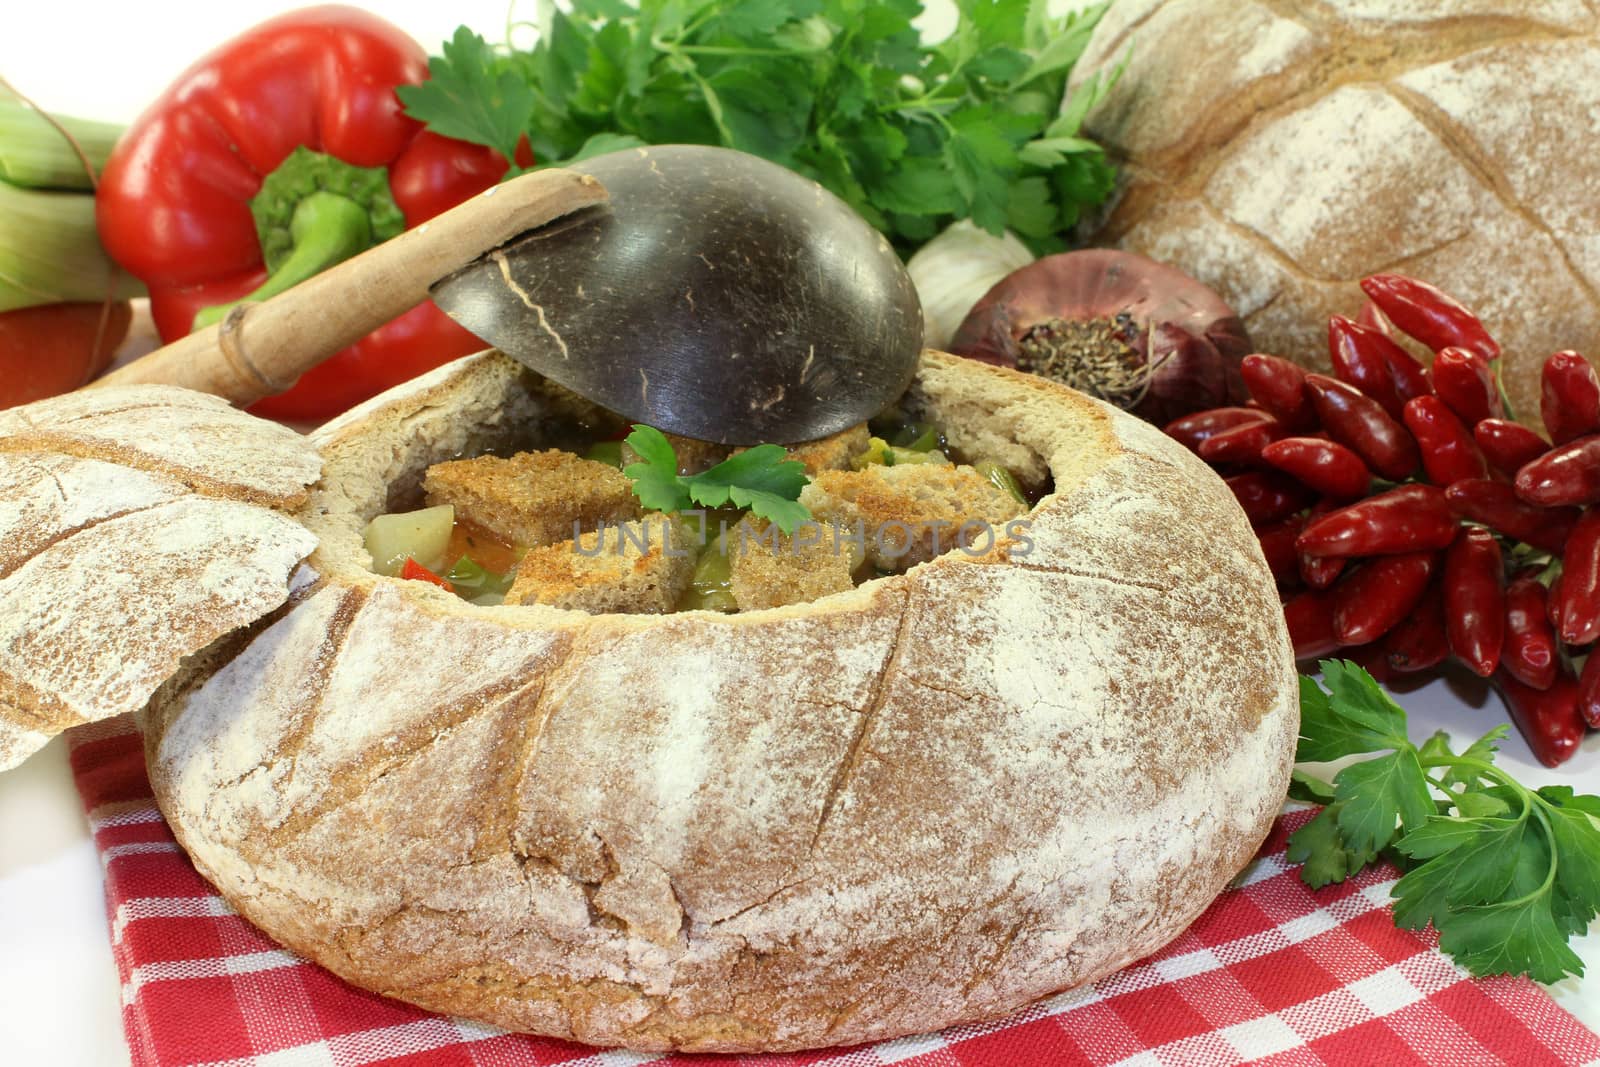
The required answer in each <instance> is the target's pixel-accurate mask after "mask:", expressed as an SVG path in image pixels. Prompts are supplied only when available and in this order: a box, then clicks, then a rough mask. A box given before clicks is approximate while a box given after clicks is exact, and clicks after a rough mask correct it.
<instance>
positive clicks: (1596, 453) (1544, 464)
mask: <svg viewBox="0 0 1600 1067" xmlns="http://www.w3.org/2000/svg"><path fill="white" fill-rule="evenodd" d="M1512 484H1513V485H1515V486H1516V487H1517V495H1518V496H1520V497H1521V498H1522V499H1524V500H1526V501H1527V502H1528V503H1530V504H1542V505H1544V506H1545V507H1547V508H1548V507H1562V506H1564V505H1568V504H1576V505H1578V506H1580V507H1581V506H1583V505H1585V504H1594V503H1600V434H1590V435H1589V436H1588V437H1580V438H1578V439H1577V440H1576V441H1568V442H1567V443H1566V444H1564V445H1559V446H1557V447H1555V448H1552V449H1551V450H1550V451H1548V452H1546V453H1545V454H1544V455H1542V456H1540V457H1539V458H1538V459H1535V460H1530V461H1529V462H1527V463H1524V464H1523V465H1522V468H1521V469H1520V470H1518V471H1517V476H1516V478H1515V479H1514V480H1513V482H1512Z"/></svg>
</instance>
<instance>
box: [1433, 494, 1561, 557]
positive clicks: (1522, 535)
mask: <svg viewBox="0 0 1600 1067" xmlns="http://www.w3.org/2000/svg"><path fill="white" fill-rule="evenodd" d="M1444 496H1445V499H1446V500H1447V501H1449V503H1450V510H1451V511H1453V512H1455V513H1456V514H1457V515H1459V516H1461V517H1462V518H1463V519H1466V520H1467V521H1468V522H1481V523H1483V525H1485V526H1487V527H1489V528H1490V529H1491V530H1494V531H1495V532H1496V533H1502V534H1505V535H1506V536H1507V537H1509V538H1511V539H1512V540H1513V541H1522V542H1524V543H1526V544H1530V545H1532V546H1533V547H1534V548H1537V549H1540V550H1541V551H1544V552H1549V553H1551V554H1553V555H1559V554H1560V552H1561V550H1562V548H1563V547H1564V546H1565V545H1566V543H1567V535H1568V534H1570V533H1571V532H1572V524H1573V523H1575V522H1577V521H1578V509H1577V508H1541V507H1539V506H1538V505H1536V504H1529V503H1528V502H1527V501H1525V500H1523V499H1522V498H1521V497H1519V496H1517V491H1516V490H1515V489H1513V488H1511V486H1509V485H1507V484H1506V483H1504V482H1494V481H1490V480H1488V479H1487V478H1464V479H1462V480H1461V481H1458V482H1454V483H1452V484H1451V486H1450V487H1449V488H1448V489H1446V490H1445V491H1444Z"/></svg>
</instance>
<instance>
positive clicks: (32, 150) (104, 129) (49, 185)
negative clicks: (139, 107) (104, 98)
mask: <svg viewBox="0 0 1600 1067" xmlns="http://www.w3.org/2000/svg"><path fill="white" fill-rule="evenodd" d="M54 122H56V123H60V124H61V129H57V128H56V126H55V125H54V123H52V121H51V119H48V118H46V117H45V116H44V115H42V114H40V113H39V112H38V110H36V109H35V108H32V107H30V106H29V105H27V104H24V103H23V102H22V101H21V100H20V99H19V98H17V97H16V96H14V95H11V94H8V93H6V92H5V91H4V90H3V89H0V181H7V182H10V183H11V184H12V185H23V186H27V187H28V188H30V189H77V190H79V191H85V192H87V191H92V190H93V189H94V181H93V180H92V179H91V178H90V176H89V174H88V172H86V171H85V170H84V169H83V156H86V157H88V160H89V163H90V165H91V166H93V167H94V170H95V173H96V174H99V173H100V171H101V169H102V168H104V167H105V165H106V158H107V157H108V156H110V155H111V147H112V146H113V145H114V144H116V143H117V137H118V136H119V135H120V134H121V133H122V127H120V126H116V125H113V124H112V123H109V122H94V121H91V120H89V119H75V118H65V117H61V116H56V117H55V119H54ZM62 130H65V131H66V132H67V134H69V135H70V136H71V138H72V140H73V141H76V142H77V143H78V147H79V148H82V149H83V156H79V155H78V151H77V149H75V148H73V146H72V142H71V141H69V140H68V139H67V137H65V136H63V135H62Z"/></svg>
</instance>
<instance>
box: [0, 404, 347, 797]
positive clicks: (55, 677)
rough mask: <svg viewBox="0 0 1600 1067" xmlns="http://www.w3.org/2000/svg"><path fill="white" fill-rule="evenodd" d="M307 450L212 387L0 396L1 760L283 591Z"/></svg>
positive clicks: (135, 692) (118, 697) (130, 689)
mask: <svg viewBox="0 0 1600 1067" xmlns="http://www.w3.org/2000/svg"><path fill="white" fill-rule="evenodd" d="M320 470H321V461H320V460H319V459H318V458H317V455H316V452H315V451H314V450H313V449H312V448H311V446H310V445H309V444H307V442H306V441H305V439H304V438H302V437H301V436H300V435H299V434H296V433H294V432H292V431H290V430H286V429H284V428H283V427H281V426H277V425H274V424H273V423H269V422H263V421H261V420H259V419H255V418H251V417H250V416H248V415H245V414H243V413H241V412H238V411H234V410H233V409H232V408H230V407H229V406H228V405H227V403H226V402H225V401H222V400H218V399H216V398H215V397H209V396H203V395H201V394H200V393H193V392H189V391H187V390H181V389H171V388H164V387H159V386H135V387H121V388H107V389H103V390H99V391H96V392H92V393H75V394H71V395H68V396H61V397H56V398H53V399H49V400H42V401H39V402H37V403H34V404H29V405H27V406H24V407H18V408H12V409H10V410H7V411H4V412H0V770H5V769H7V768H9V767H12V766H14V765H15V764H17V763H20V762H21V761H22V760H23V758H24V757H26V756H28V755H29V754H30V753H32V752H34V751H35V750H37V749H38V748H39V747H40V746H42V745H43V744H44V743H45V742H46V741H47V740H49V738H50V737H52V736H53V735H55V734H57V733H59V732H60V731H62V730H64V729H66V728H67V727H69V726H73V725H76V724H78V723H84V722H91V721H95V720H98V719H104V718H108V717H110V716H112V715H119V714H123V713H126V712H131V711H136V710H138V709H139V708H141V707H143V706H144V703H145V701H146V700H148V699H149V698H150V695H151V694H152V693H153V692H154V691H155V690H156V688H157V687H158V686H159V685H161V683H162V682H164V681H165V680H166V679H167V677H168V676H170V675H171V674H172V673H173V672H174V671H175V670H176V669H177V668H178V665H179V663H180V662H181V661H182V660H183V658H184V657H186V656H189V655H191V654H193V653H195V652H198V651H200V650H201V649H203V648H205V647H206V646H207V645H209V644H211V643H212V642H213V641H214V640H216V639H217V638H218V637H220V636H222V635H223V634H226V633H228V632H229V631H231V630H234V629H236V628H238V627H240V626H244V625H246V624H248V623H251V622H253V621H255V620H256V619H257V618H259V617H260V616H261V615H262V614H264V613H265V612H267V611H270V610H272V609H273V608H275V607H277V606H278V605H279V604H281V603H283V601H284V600H285V599H286V598H287V596H288V588H287V582H288V577H289V574H290V572H291V571H293V570H294V568H295V565H296V564H297V563H299V561H300V560H301V559H303V558H304V557H305V556H307V555H309V554H310V552H311V549H312V547H313V546H314V545H315V540H314V539H313V538H312V536H311V534H310V533H309V532H307V531H306V530H305V529H304V528H302V527H301V526H300V525H299V523H297V522H296V521H295V520H294V519H293V518H291V517H290V516H289V515H288V514H286V512H288V511H292V510H294V509H295V508H297V507H298V506H299V505H300V504H302V503H303V502H304V501H305V499H306V487H307V486H308V485H309V484H310V483H311V482H313V481H315V480H316V478H317V475H318V473H319V472H320Z"/></svg>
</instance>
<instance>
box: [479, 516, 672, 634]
mask: <svg viewBox="0 0 1600 1067" xmlns="http://www.w3.org/2000/svg"><path fill="white" fill-rule="evenodd" d="M697 552H698V545H697V544H696V542H695V539H694V536H693V535H692V533H691V532H690V531H689V530H687V529H686V528H685V527H684V526H683V524H682V523H680V522H679V521H678V520H676V519H674V518H672V517H670V516H666V515H661V514H656V513H652V514H650V515H646V516H645V517H644V518H643V519H641V520H639V521H638V522H625V523H619V524H617V525H607V526H603V527H601V528H600V529H597V530H591V531H589V532H587V533H584V534H583V535H582V536H580V537H579V538H577V540H575V541H574V540H567V541H563V542H561V543H560V544H554V545H545V546H543V547H540V548H535V549H532V550H531V551H529V552H528V554H527V555H525V556H523V557H522V562H521V563H519V564H517V577H516V581H514V582H513V583H512V585H511V589H510V590H509V591H508V592H507V593H506V600H505V602H506V603H507V604H548V605H550V606H552V607H558V608H575V609H577V610H579V611H587V612H591V613H595V614H599V613H602V612H633V613H639V614H662V613H665V612H669V611H672V610H673V609H674V608H675V607H676V606H677V604H678V600H679V599H680V598H681V597H682V596H683V594H684V591H685V590H686V589H688V587H689V581H690V579H691V578H692V577H693V576H694V563H695V556H696V554H697Z"/></svg>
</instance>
